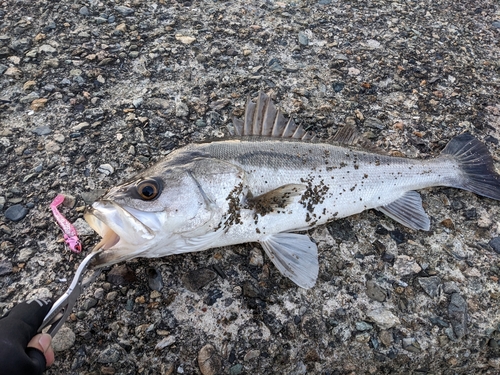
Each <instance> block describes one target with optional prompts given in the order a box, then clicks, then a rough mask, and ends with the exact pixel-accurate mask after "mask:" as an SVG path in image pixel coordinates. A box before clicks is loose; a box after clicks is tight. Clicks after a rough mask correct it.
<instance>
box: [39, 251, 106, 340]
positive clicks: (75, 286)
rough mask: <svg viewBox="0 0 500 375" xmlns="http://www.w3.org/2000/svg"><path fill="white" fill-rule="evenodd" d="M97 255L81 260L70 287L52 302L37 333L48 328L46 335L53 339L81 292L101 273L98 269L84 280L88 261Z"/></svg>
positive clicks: (93, 253) (92, 254)
mask: <svg viewBox="0 0 500 375" xmlns="http://www.w3.org/2000/svg"><path fill="white" fill-rule="evenodd" d="M99 253H100V251H95V252H92V253H90V254H89V255H87V256H86V257H85V259H83V261H82V263H81V264H80V266H78V269H77V270H76V273H75V277H74V278H73V281H72V282H71V285H70V286H69V288H68V289H67V290H66V292H64V294H63V295H62V296H61V297H59V299H58V300H57V301H56V302H54V304H53V305H52V308H51V309H50V311H49V312H48V313H47V315H46V316H45V319H44V320H43V322H42V325H41V326H40V328H39V329H38V331H39V332H41V331H42V330H43V329H44V328H46V327H48V326H50V328H49V329H48V330H47V333H48V334H50V335H51V336H52V337H54V336H55V334H56V333H57V331H59V329H60V328H61V327H62V325H63V324H64V323H65V322H66V320H67V319H68V317H69V315H70V314H71V312H72V311H73V307H74V306H75V304H76V301H77V300H78V298H79V297H80V295H81V294H82V293H83V290H84V289H85V288H86V287H87V286H88V285H89V284H90V283H92V282H93V281H94V280H95V279H96V278H97V277H98V276H99V274H100V273H101V269H98V270H96V271H94V273H93V274H92V275H91V276H90V277H88V278H87V279H85V280H84V277H85V271H87V269H88V267H89V263H90V261H91V260H92V259H93V258H94V257H95V256H96V255H97V254H99Z"/></svg>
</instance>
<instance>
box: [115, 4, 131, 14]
mask: <svg viewBox="0 0 500 375" xmlns="http://www.w3.org/2000/svg"><path fill="white" fill-rule="evenodd" d="M115 10H116V11H117V12H118V13H120V14H121V15H122V16H125V17H127V16H131V15H132V14H134V12H135V10H134V9H132V8H129V7H126V6H124V5H116V6H115Z"/></svg>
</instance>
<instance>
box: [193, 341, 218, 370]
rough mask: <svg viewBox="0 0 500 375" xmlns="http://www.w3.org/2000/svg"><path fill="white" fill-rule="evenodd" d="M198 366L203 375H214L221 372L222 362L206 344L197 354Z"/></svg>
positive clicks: (210, 346)
mask: <svg viewBox="0 0 500 375" xmlns="http://www.w3.org/2000/svg"><path fill="white" fill-rule="evenodd" d="M198 366H199V367H200V371H201V373H202V374H203V375H216V374H219V373H220V371H221V370H222V360H221V358H220V356H219V354H218V353H217V351H216V350H215V348H214V347H213V345H210V344H207V345H205V346H204V347H203V348H201V350H200V352H199V353H198Z"/></svg>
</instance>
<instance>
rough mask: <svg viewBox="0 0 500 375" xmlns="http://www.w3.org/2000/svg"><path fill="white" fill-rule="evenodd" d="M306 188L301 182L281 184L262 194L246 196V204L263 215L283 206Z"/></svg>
mask: <svg viewBox="0 0 500 375" xmlns="http://www.w3.org/2000/svg"><path fill="white" fill-rule="evenodd" d="M306 189H307V186H306V185H301V184H288V185H283V186H280V187H279V188H276V189H274V190H271V191H268V192H267V193H264V194H262V195H258V196H256V197H252V198H248V200H247V202H248V206H249V208H252V209H254V210H255V212H256V213H258V214H260V215H265V214H268V213H270V212H273V211H276V210H279V209H280V208H285V207H286V206H287V205H288V204H289V203H291V202H292V201H293V198H294V197H298V196H300V195H302V193H303V192H304V191H305V190H306Z"/></svg>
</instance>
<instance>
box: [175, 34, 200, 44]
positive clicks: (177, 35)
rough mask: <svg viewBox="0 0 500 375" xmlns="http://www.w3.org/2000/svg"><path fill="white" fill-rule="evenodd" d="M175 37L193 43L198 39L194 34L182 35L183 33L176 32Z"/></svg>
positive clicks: (185, 42) (183, 42) (182, 41)
mask: <svg viewBox="0 0 500 375" xmlns="http://www.w3.org/2000/svg"><path fill="white" fill-rule="evenodd" d="M175 39H177V40H178V41H180V42H181V43H182V44H191V43H193V42H194V41H195V40H196V38H195V37H193V36H188V35H181V34H176V35H175Z"/></svg>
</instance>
